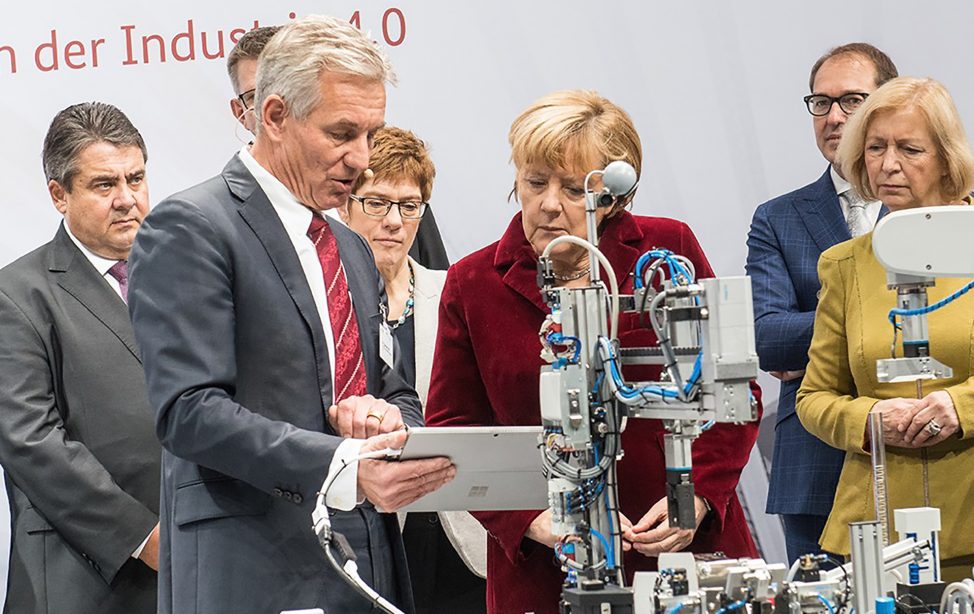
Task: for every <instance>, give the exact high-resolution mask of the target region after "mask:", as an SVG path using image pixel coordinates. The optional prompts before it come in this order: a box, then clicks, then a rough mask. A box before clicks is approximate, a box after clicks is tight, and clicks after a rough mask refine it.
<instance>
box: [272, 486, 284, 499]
mask: <svg viewBox="0 0 974 614" xmlns="http://www.w3.org/2000/svg"><path fill="white" fill-rule="evenodd" d="M272 492H273V493H274V496H275V497H283V496H284V491H283V490H281V489H280V488H275V489H274V490H273V491H272Z"/></svg>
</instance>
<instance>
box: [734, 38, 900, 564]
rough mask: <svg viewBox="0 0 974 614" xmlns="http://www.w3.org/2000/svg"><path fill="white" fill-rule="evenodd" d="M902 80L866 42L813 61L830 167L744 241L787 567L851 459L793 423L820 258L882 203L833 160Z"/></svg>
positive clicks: (811, 534)
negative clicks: (773, 403) (858, 117)
mask: <svg viewBox="0 0 974 614" xmlns="http://www.w3.org/2000/svg"><path fill="white" fill-rule="evenodd" d="M896 76H897V72H896V66H895V65H894V64H893V62H892V61H891V60H890V59H889V57H887V56H886V54H885V53H883V52H882V51H880V50H879V49H876V48H875V47H873V46H872V45H868V44H866V43H851V44H848V45H843V46H841V47H836V48H835V49H832V50H831V51H829V52H828V53H826V54H825V55H823V56H822V57H821V58H819V59H818V61H817V62H815V65H814V66H813V67H812V73H811V77H810V79H809V88H810V89H811V93H810V94H809V95H808V96H806V97H805V104H806V106H807V107H808V111H809V113H811V114H812V125H813V128H814V131H815V142H816V144H817V145H818V148H819V150H820V151H821V152H822V155H823V156H825V159H826V160H828V162H829V166H828V168H827V169H826V171H825V173H824V174H823V175H822V176H821V177H820V178H819V179H818V180H817V181H815V182H814V183H812V184H810V185H807V186H805V187H803V188H800V189H798V190H795V191H794V192H789V193H788V194H785V195H783V196H779V197H777V198H774V199H772V200H770V201H768V202H766V203H764V204H763V205H761V206H759V207H758V208H757V210H756V211H755V212H754V218H753V220H752V221H751V231H750V232H749V233H748V238H747V246H748V254H747V273H748V275H750V276H751V283H752V286H753V291H754V319H755V330H756V335H757V348H758V356H759V357H760V360H761V368H762V369H764V370H765V371H768V372H770V373H771V374H772V375H773V376H775V377H777V378H778V379H780V380H781V392H780V395H779V397H778V417H777V424H776V426H775V441H774V458H773V461H772V465H771V483H770V488H769V491H768V505H767V512H768V513H769V514H781V516H782V520H783V521H784V526H785V542H786V546H787V549H788V558H789V561H794V560H795V559H796V558H798V557H799V556H800V555H802V554H806V553H813V552H819V551H820V549H819V546H818V539H819V536H820V535H821V533H822V529H823V527H824V526H825V521H826V519H827V518H828V515H829V512H830V511H831V509H832V499H833V497H834V495H835V486H836V483H837V482H838V480H839V472H840V471H841V470H842V462H843V459H844V458H845V454H844V453H843V452H842V451H841V450H837V449H835V448H832V447H830V446H828V445H826V444H825V443H823V442H822V441H820V440H818V439H817V438H815V436H813V435H811V434H810V433H809V432H808V431H806V430H805V428H804V427H803V426H802V424H801V422H799V420H798V416H797V415H796V414H795V393H796V392H797V391H798V388H799V386H800V385H801V381H802V376H803V375H804V373H805V365H806V363H807V362H808V347H809V345H810V344H811V341H812V325H813V323H814V320H815V307H816V305H817V304H818V296H817V294H818V290H819V280H818V274H817V270H816V267H817V264H818V257H819V255H820V254H821V253H822V252H823V251H825V250H826V249H828V248H829V247H831V246H833V245H835V244H836V243H840V242H842V241H846V240H848V239H850V238H851V237H852V236H858V235H860V234H865V233H866V232H869V231H871V230H872V228H873V225H875V223H876V220H877V219H878V218H879V216H880V215H881V213H882V211H881V209H882V203H880V202H878V201H875V202H865V201H863V199H862V198H861V197H859V195H858V194H856V193H855V191H854V190H853V189H852V187H851V186H850V185H849V182H847V181H846V180H845V179H844V178H843V177H842V175H841V174H840V173H839V169H838V167H837V165H836V164H835V151H836V149H837V148H838V145H839V139H840V137H841V136H842V129H843V126H844V125H845V122H846V120H847V119H848V117H849V114H851V113H852V112H854V111H855V109H856V108H857V107H858V106H859V105H860V104H862V102H863V101H864V100H865V99H866V97H867V96H868V95H869V94H870V93H872V92H873V91H875V90H876V89H877V88H878V87H879V86H880V85H882V84H883V83H885V82H886V81H889V80H890V79H892V78H894V77H896Z"/></svg>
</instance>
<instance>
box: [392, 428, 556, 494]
mask: <svg viewBox="0 0 974 614" xmlns="http://www.w3.org/2000/svg"><path fill="white" fill-rule="evenodd" d="M540 434H541V427H540V426H428V427H418V428H412V429H409V439H408V440H407V441H406V446H405V448H403V452H402V455H401V456H400V459H401V460H409V459H416V458H430V457H432V456H447V457H449V458H450V459H452V460H453V464H454V465H456V468H457V475H456V477H455V478H454V479H453V480H452V481H451V482H449V483H448V484H447V485H446V486H443V487H442V488H440V489H439V490H437V491H434V492H431V493H430V494H428V495H426V496H425V497H422V498H420V499H417V500H416V501H414V502H413V503H412V504H410V505H407V506H406V507H404V508H402V509H401V510H399V511H403V512H449V511H461V510H468V511H482V510H543V509H545V508H547V507H548V486H547V482H546V481H545V479H544V476H543V475H542V474H541V452H540V451H539V450H538V436H539V435H540Z"/></svg>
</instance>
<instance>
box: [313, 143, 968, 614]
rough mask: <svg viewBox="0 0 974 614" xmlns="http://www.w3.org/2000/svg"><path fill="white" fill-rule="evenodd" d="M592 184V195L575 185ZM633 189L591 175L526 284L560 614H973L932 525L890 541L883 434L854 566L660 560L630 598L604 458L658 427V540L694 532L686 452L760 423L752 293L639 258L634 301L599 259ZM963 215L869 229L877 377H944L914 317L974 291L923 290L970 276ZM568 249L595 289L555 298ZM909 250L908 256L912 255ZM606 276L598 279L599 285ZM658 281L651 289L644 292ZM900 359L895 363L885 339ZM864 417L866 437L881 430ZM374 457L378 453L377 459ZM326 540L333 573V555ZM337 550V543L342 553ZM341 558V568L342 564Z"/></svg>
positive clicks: (383, 604) (676, 259)
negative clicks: (601, 238) (721, 429)
mask: <svg viewBox="0 0 974 614" xmlns="http://www.w3.org/2000/svg"><path fill="white" fill-rule="evenodd" d="M599 175H601V177H602V183H603V185H604V186H605V187H604V188H603V189H602V190H601V191H599V192H594V191H591V190H589V189H588V184H589V181H590V180H591V178H592V177H594V176H599ZM636 182H637V177H636V173H635V171H634V170H633V169H632V167H631V166H629V165H628V164H626V163H625V162H613V163H611V164H609V165H608V166H607V167H606V168H605V169H604V170H597V171H592V172H591V173H589V174H588V176H586V179H585V188H586V189H585V191H586V216H587V225H588V240H587V241H586V240H583V239H580V238H577V237H573V236H562V237H558V238H556V239H554V240H553V241H552V242H551V243H550V244H549V245H548V247H547V248H546V249H545V251H544V253H543V254H542V255H541V257H540V259H539V263H538V284H539V286H540V289H541V292H542V295H543V297H544V299H545V301H546V302H547V304H548V306H549V308H550V314H549V316H548V317H547V318H546V320H545V322H544V324H543V326H542V328H541V330H540V331H539V337H540V341H541V347H542V354H541V355H542V357H543V358H544V359H545V361H546V362H548V363H549V364H548V366H546V367H544V368H543V369H542V373H541V378H540V401H541V421H542V428H543V430H542V435H541V436H540V441H539V446H538V447H539V449H540V450H541V455H542V466H543V470H544V472H545V477H546V479H547V483H548V499H549V505H550V507H551V509H552V533H554V534H555V535H562V536H563V538H562V539H561V540H560V541H559V543H558V544H557V545H556V546H555V554H556V557H557V559H558V561H559V562H560V563H561V565H562V568H563V570H564V572H565V574H566V578H565V584H564V588H563V591H562V598H561V603H560V609H561V611H562V612H563V613H564V614H569V613H571V614H730V613H731V612H734V611H738V614H755V613H760V614H802V613H821V614H841V613H845V614H857V613H858V614H892V613H893V612H894V611H898V612H899V613H900V614H920V613H925V612H940V613H941V614H955V613H958V614H974V580H970V579H968V580H965V581H964V582H960V583H953V584H949V585H945V584H944V583H943V582H942V581H941V578H940V568H939V566H940V562H939V558H938V555H939V544H938V541H937V539H938V537H937V536H938V532H939V530H940V511H939V510H937V509H936V508H932V507H921V508H914V509H905V510H895V511H894V512H893V518H892V521H893V524H894V525H895V529H896V531H897V533H898V537H899V541H897V542H895V543H890V535H891V531H890V520H891V519H890V517H889V513H888V510H887V508H886V484H885V450H884V447H883V438H882V435H881V431H878V430H874V431H873V432H874V433H875V434H876V436H873V437H871V442H872V443H871V445H872V446H873V448H872V451H871V452H872V459H873V480H874V489H873V492H874V494H875V499H876V520H874V521H870V522H859V523H852V524H851V525H850V526H849V532H850V544H851V551H852V553H851V557H850V559H851V560H850V561H849V562H847V563H845V564H842V562H841V561H834V560H831V561H830V560H828V559H827V557H824V556H821V555H806V556H804V557H801V558H800V559H799V560H798V561H796V562H795V564H794V565H792V567H791V568H790V569H789V568H786V566H785V565H783V564H769V563H767V562H765V561H763V560H761V559H722V558H720V557H719V556H718V555H713V556H700V555H694V554H690V553H673V554H663V555H661V556H660V557H659V571H657V572H640V573H637V574H636V575H635V581H634V583H633V586H632V587H627V586H626V581H625V574H624V573H623V568H622V562H621V558H622V557H621V553H622V543H621V535H620V530H619V526H620V524H619V511H618V492H617V486H616V478H615V475H616V462H617V461H618V460H619V459H620V458H621V457H622V455H623V452H624V450H623V449H622V445H621V433H622V431H623V430H624V429H625V426H626V423H627V421H628V420H630V419H640V418H652V419H657V420H660V421H662V423H663V425H664V427H665V429H666V434H665V436H664V452H665V459H666V482H667V484H666V491H667V502H668V518H669V523H670V525H671V526H678V527H680V528H694V527H695V526H696V523H695V508H694V494H693V481H692V462H691V447H692V444H693V441H694V440H695V439H696V438H697V437H698V436H700V434H701V433H702V432H704V431H706V430H707V429H708V428H710V427H711V426H712V425H713V424H715V423H718V422H725V423H744V422H751V421H754V420H757V418H758V415H757V408H756V403H755V401H754V399H753V398H752V396H751V394H750V387H749V382H750V380H752V379H754V378H755V377H756V376H757V371H758V359H757V355H756V353H755V343H754V318H753V311H752V303H751V286H750V279H749V278H747V277H727V278H718V279H703V280H698V279H696V274H695V271H694V268H693V265H692V263H691V262H690V261H689V260H688V259H686V258H684V257H682V256H681V255H679V254H674V253H672V252H669V251H667V250H651V251H649V252H647V253H646V254H644V255H643V256H642V257H640V258H639V260H638V261H637V263H636V266H635V270H634V271H633V274H634V293H633V295H626V296H622V295H620V293H619V288H618V285H617V281H616V280H617V277H616V274H615V271H613V270H612V266H611V264H610V263H609V262H608V260H607V259H606V258H605V257H604V256H603V255H602V253H601V252H600V251H599V250H598V235H597V229H596V211H597V210H598V208H599V207H609V206H611V205H613V204H614V203H616V202H618V201H617V199H620V198H621V199H625V198H627V197H628V195H629V194H631V193H632V191H633V190H634V189H635V186H636ZM972 229H974V209H972V208H970V207H926V208H922V209H913V210H908V211H902V212H898V213H893V214H890V215H888V216H886V217H885V218H884V219H882V220H881V221H880V223H879V224H878V225H877V227H876V229H875V231H874V234H873V249H874V253H875V254H876V257H877V259H878V260H879V261H880V263H882V264H883V266H884V267H885V268H886V269H887V271H888V277H889V280H888V281H889V287H890V288H891V289H896V290H897V307H896V308H895V309H893V310H892V311H891V312H890V314H889V319H890V322H891V324H892V329H893V344H892V353H891V357H890V358H889V359H883V360H880V361H878V362H877V376H878V378H879V380H880V381H886V382H902V381H916V382H917V392H918V394H921V393H922V383H923V382H924V381H925V380H932V379H939V378H943V377H950V376H951V370H950V367H949V366H947V365H943V364H941V363H940V362H938V361H937V360H936V359H935V358H934V357H933V356H931V354H930V344H929V341H928V339H927V333H926V331H927V326H926V316H927V314H929V313H931V312H933V311H935V310H937V309H940V308H943V307H945V306H947V305H948V304H949V303H950V302H951V301H953V300H954V299H955V298H957V296H959V295H961V294H963V293H964V292H967V291H968V290H970V289H971V288H972V287H974V281H972V282H971V283H970V284H967V285H966V286H965V287H964V288H962V289H961V290H959V291H958V292H957V293H955V294H954V295H951V296H950V297H947V298H946V299H944V300H942V301H940V302H939V303H937V304H934V305H928V304H927V298H926V288H928V287H930V286H931V285H933V284H934V278H935V277H938V276H940V277H945V276H954V277H971V276H974V249H971V247H969V245H970V241H969V237H970V236H972V234H974V233H972V232H971V230H972ZM561 243H574V244H577V245H579V246H581V247H584V248H585V249H587V250H588V252H589V256H590V271H591V274H590V275H591V283H590V284H589V285H588V286H586V287H581V288H561V287H556V285H555V276H554V271H553V265H552V262H551V260H550V253H551V250H552V249H553V248H554V247H556V246H557V245H559V244H561ZM904 246H917V247H916V248H915V249H909V248H907V247H904ZM600 265H601V267H602V269H604V271H605V274H606V275H605V281H603V280H602V278H601V274H600ZM654 281H659V282H660V283H658V284H656V286H658V287H659V290H657V289H656V288H655V287H654V283H653V282H654ZM622 311H627V312H635V313H638V314H639V317H640V319H641V321H643V322H645V326H646V327H648V328H651V329H652V330H653V331H654V332H655V334H656V338H657V340H658V345H657V346H654V347H644V348H620V347H619V343H618V335H617V330H618V320H619V314H620V312H622ZM899 334H902V335H903V347H904V356H901V357H897V356H896V355H895V352H896V336H897V335H899ZM626 364H632V365H659V366H661V376H660V379H659V381H651V382H627V381H625V380H624V378H623V375H622V366H623V365H626ZM876 417H877V416H875V415H872V416H871V417H870V425H869V426H870V428H871V429H878V428H879V427H881V421H880V420H874V419H873V418H876ZM386 452H388V451H380V452H378V453H376V454H379V455H381V454H385V453H386ZM318 503H319V504H318V509H317V510H316V513H315V531H316V533H318V535H319V538H320V539H321V541H322V545H323V547H324V548H325V551H326V553H328V555H329V560H330V561H332V563H333V566H334V568H335V569H336V570H337V571H338V572H340V573H341V574H343V576H344V577H346V579H348V580H349V582H350V583H352V585H353V586H355V587H356V588H357V589H358V590H360V591H361V593H362V594H363V596H365V597H366V598H368V599H369V600H370V601H372V602H373V604H374V605H375V606H376V607H377V608H378V609H381V610H383V611H386V612H393V613H395V612H399V610H397V609H396V608H395V606H393V605H392V604H390V603H389V602H388V601H386V600H385V599H383V598H382V597H381V596H379V595H378V594H376V593H375V591H373V590H372V589H371V588H370V587H368V586H365V585H364V583H363V582H362V581H361V578H360V577H358V574H357V572H356V570H355V567H354V556H353V555H351V554H350V553H349V551H350V549H349V548H347V546H344V544H343V538H341V536H339V535H338V534H334V535H332V533H331V532H330V523H329V522H328V520H327V510H326V509H325V506H324V500H323V496H320V497H319V502H318ZM333 538H337V546H338V548H339V550H340V551H341V553H342V558H344V559H345V560H346V563H345V564H344V565H342V564H341V563H340V562H339V561H338V560H336V558H335V557H334V555H333V552H332V546H333V545H335V544H333ZM343 546H344V547H343ZM350 557H351V558H350Z"/></svg>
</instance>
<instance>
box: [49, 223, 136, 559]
mask: <svg viewBox="0 0 974 614" xmlns="http://www.w3.org/2000/svg"><path fill="white" fill-rule="evenodd" d="M64 230H65V231H66V232H67V233H68V237H69V238H70V239H71V241H72V243H74V244H75V245H77V246H78V249H79V250H80V251H81V253H82V254H84V256H85V258H87V259H88V262H90V263H91V266H93V267H95V270H96V271H98V274H99V275H101V277H102V279H104V280H105V283H107V284H108V286H109V287H110V288H111V289H112V290H114V291H115V294H117V295H118V298H122V287H121V286H119V285H118V280H117V279H115V277H114V276H112V275H109V274H108V269H110V268H112V267H113V266H115V263H117V262H121V261H120V260H108V259H107V258H102V257H101V256H99V255H98V254H96V253H94V252H93V251H91V250H90V249H88V248H87V247H86V246H85V244H84V243H82V242H81V241H79V240H78V237H76V236H74V233H72V232H71V229H70V228H68V223H67V222H65V223H64ZM122 300H125V299H122ZM153 530H155V529H153ZM150 537H152V531H149V534H148V535H146V536H145V539H143V540H142V543H141V544H139V547H138V548H136V549H135V552H133V553H132V558H133V559H137V558H139V556H140V555H141V554H142V551H143V550H144V549H145V545H146V544H147V543H149V538H150Z"/></svg>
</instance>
